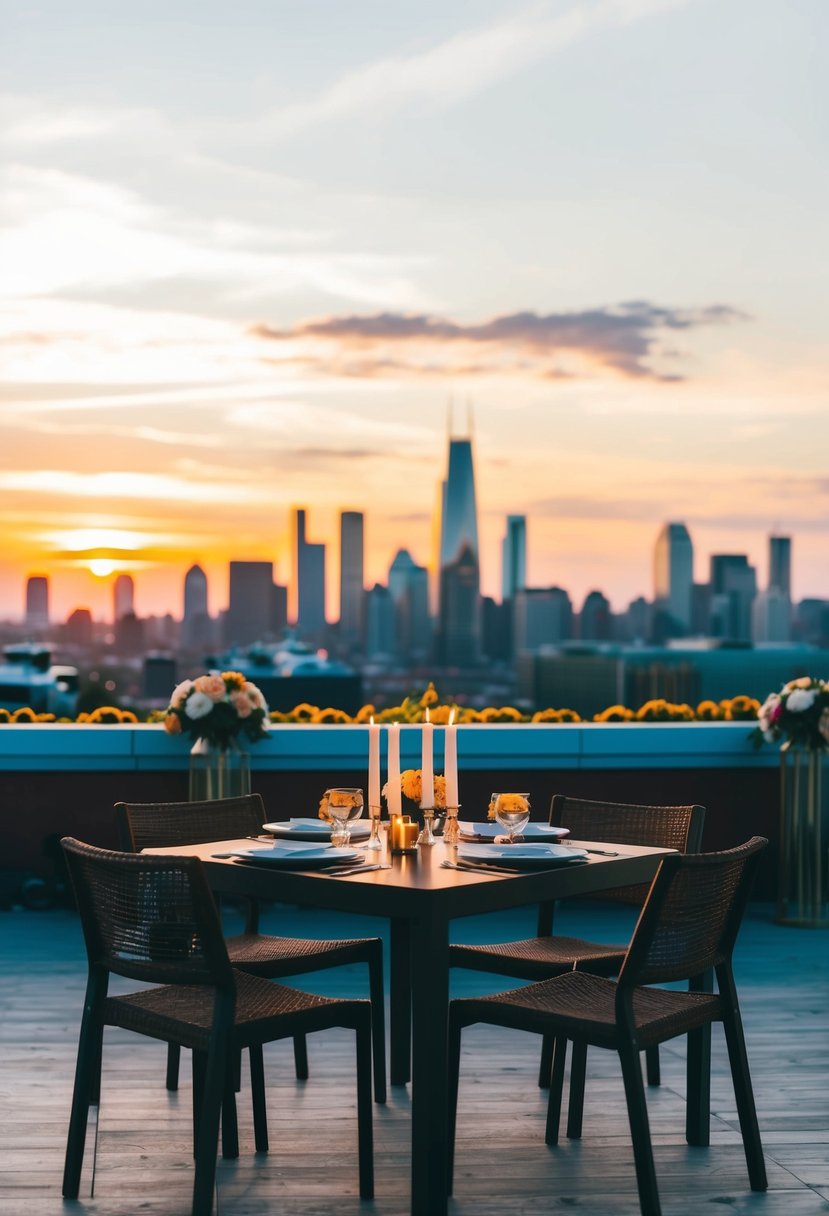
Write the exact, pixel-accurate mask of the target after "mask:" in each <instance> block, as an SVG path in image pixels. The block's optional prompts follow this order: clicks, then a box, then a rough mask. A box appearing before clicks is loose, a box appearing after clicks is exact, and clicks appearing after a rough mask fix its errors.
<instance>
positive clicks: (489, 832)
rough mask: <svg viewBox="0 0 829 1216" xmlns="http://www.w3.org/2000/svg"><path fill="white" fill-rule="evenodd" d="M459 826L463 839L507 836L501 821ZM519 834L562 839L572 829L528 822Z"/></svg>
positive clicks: (529, 837)
mask: <svg viewBox="0 0 829 1216" xmlns="http://www.w3.org/2000/svg"><path fill="white" fill-rule="evenodd" d="M458 826H459V827H460V829H461V839H463V838H464V837H469V839H470V840H475V839H479V838H480V839H484V840H494V839H495V837H496V836H506V831H505V829H504V828H502V827H501V825H500V823H494V822H493V821H492V820H487V822H486V823H464V822H462V823H460V824H459V825H458ZM519 834H520V835H521V836H523V837H524V839H525V840H560V839H561V838H562V836H569V835H570V829H569V828H551V827H550V825H549V824H548V823H528V824H527V826H526V827H525V828H524V830H523V832H521V833H519Z"/></svg>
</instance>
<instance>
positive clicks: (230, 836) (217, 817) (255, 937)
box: [115, 794, 386, 1102]
mask: <svg viewBox="0 0 829 1216" xmlns="http://www.w3.org/2000/svg"><path fill="white" fill-rule="evenodd" d="M115 814H116V818H117V822H118V834H119V839H120V843H121V847H122V848H123V849H125V850H128V851H130V852H133V853H137V852H140V851H141V849H146V848H159V849H160V848H168V847H169V848H175V847H176V846H178V845H183V844H207V843H209V842H210V841H213V840H236V839H241V838H244V837H246V836H255V835H257V834H258V833H260V832H261V831H262V824H263V823H264V821H265V809H264V806H263V804H262V798H261V796H260V795H259V794H246V795H244V796H242V797H240V798H217V799H213V800H209V801H205V802H147V803H136V802H118V803H116V804H115ZM258 929H259V908H258V905H257V904H256V902H255V901H254V900H251V901H250V902H249V904H248V912H247V919H246V923H245V929H244V932H243V933H241V934H238V935H237V936H234V937H229V938H228V939H227V950H228V954H229V955H230V961H231V963H232V965H233V966H234V967H236V968H237V969H238V970H240V971H246V972H249V973H250V974H251V975H258V976H261V977H263V978H264V979H270V980H273V979H284V978H285V977H287V976H293V975H302V974H304V973H307V972H309V971H322V970H324V969H327V968H328V967H341V966H344V965H345V964H347V963H366V964H367V965H368V976H369V995H370V999H371V1007H372V1035H373V1041H374V1097H375V1100H376V1101H377V1102H385V1100H386V1028H385V1003H384V996H383V943H382V940H381V939H380V938H379V937H361V938H351V939H346V940H343V941H319V940H315V939H305V938H297V937H274V936H267V935H265V934H261V933H259V932H258ZM294 1060H295V1067H296V1075H297V1077H298V1078H299V1079H300V1080H305V1079H306V1078H307V1076H308V1052H307V1045H306V1042H305V1037H304V1036H303V1035H301V1034H297V1035H296V1036H295V1037H294ZM178 1065H179V1051H178V1049H177V1048H176V1047H175V1045H171V1046H170V1048H169V1049H168V1057H167V1088H168V1089H176V1087H177V1085H178Z"/></svg>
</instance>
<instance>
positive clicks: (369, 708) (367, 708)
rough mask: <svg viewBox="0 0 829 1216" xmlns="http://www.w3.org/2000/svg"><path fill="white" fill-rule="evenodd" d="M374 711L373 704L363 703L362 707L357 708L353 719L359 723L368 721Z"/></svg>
mask: <svg viewBox="0 0 829 1216" xmlns="http://www.w3.org/2000/svg"><path fill="white" fill-rule="evenodd" d="M374 712H375V710H374V706H373V705H363V706H362V708H361V709H358V710H357V712H356V714H355V715H354V721H355V722H360V723H362V722H368V721H370V720H371V717H372V715H373V714H374Z"/></svg>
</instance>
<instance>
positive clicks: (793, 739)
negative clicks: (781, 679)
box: [754, 676, 829, 751]
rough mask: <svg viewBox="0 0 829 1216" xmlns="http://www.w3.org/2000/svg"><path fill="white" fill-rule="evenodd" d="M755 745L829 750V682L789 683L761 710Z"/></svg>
mask: <svg viewBox="0 0 829 1216" xmlns="http://www.w3.org/2000/svg"><path fill="white" fill-rule="evenodd" d="M757 717H758V720H759V725H758V727H757V730H756V731H755V732H754V743H755V745H756V746H757V747H759V746H760V745H761V744H762V743H764V742H765V743H790V744H792V745H793V746H795V747H804V748H807V749H808V750H809V751H820V750H822V749H824V748H829V681H827V680H818V679H815V678H814V677H813V676H800V677H799V678H798V679H796V680H789V682H788V684H784V685H783V688H782V689H781V691H780V692H772V693H769V695H768V696H767V697H766V699H765V701H764V702H763V704H762V705H761V706H760V710H759V713H758V715H757Z"/></svg>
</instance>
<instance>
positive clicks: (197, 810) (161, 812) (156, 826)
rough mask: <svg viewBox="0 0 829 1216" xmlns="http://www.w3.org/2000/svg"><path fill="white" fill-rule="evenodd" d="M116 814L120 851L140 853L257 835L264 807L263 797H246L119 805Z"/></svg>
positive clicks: (260, 829) (261, 822) (263, 818)
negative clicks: (143, 850)
mask: <svg viewBox="0 0 829 1216" xmlns="http://www.w3.org/2000/svg"><path fill="white" fill-rule="evenodd" d="M115 815H116V818H117V821H118V837H119V843H120V845H121V848H122V849H125V850H128V851H129V852H132V853H139V852H140V851H141V849H164V848H175V847H176V846H177V845H181V844H208V843H210V841H213V840H237V839H241V838H242V837H245V836H255V835H257V834H258V833H259V832H261V831H262V824H263V823H264V822H265V807H264V804H263V802H262V796H261V794H244V795H242V796H241V797H239V798H214V799H209V800H205V801H204V802H116V804H115Z"/></svg>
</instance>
